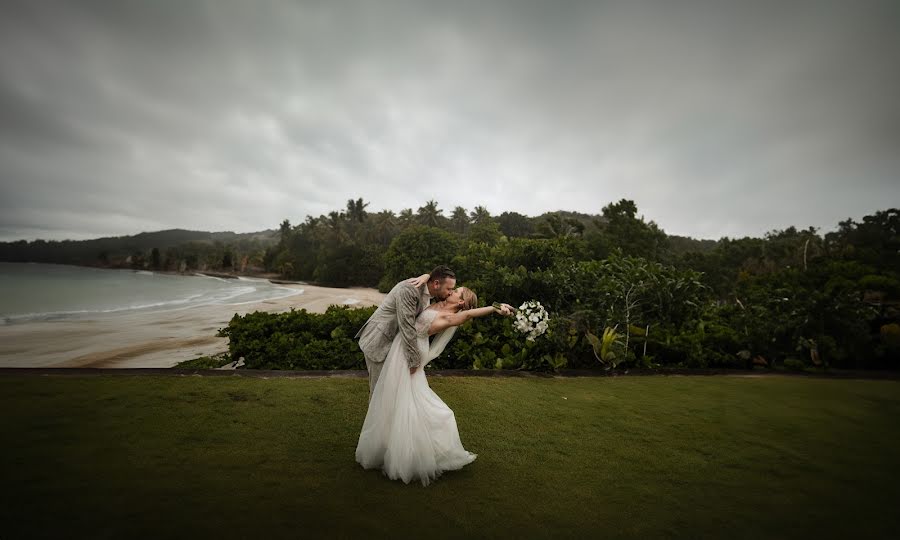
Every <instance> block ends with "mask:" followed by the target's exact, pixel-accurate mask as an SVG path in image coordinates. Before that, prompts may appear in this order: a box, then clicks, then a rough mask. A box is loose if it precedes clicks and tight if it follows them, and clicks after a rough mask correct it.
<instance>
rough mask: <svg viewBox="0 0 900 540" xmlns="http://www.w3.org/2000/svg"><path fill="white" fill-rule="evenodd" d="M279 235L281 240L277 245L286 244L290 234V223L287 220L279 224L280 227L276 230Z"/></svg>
mask: <svg viewBox="0 0 900 540" xmlns="http://www.w3.org/2000/svg"><path fill="white" fill-rule="evenodd" d="M278 232H279V234H281V239H280V240H279V245H282V246H283V245H284V244H285V242H287V238H288V235H289V234H291V222H290V221H288V220H284V221H282V222H281V226H280V227H279V228H278Z"/></svg>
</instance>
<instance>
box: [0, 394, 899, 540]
mask: <svg viewBox="0 0 900 540" xmlns="http://www.w3.org/2000/svg"><path fill="white" fill-rule="evenodd" d="M429 381H430V384H431V387H432V388H433V389H434V390H435V392H437V393H438V395H440V396H441V397H442V398H443V399H444V401H445V402H447V404H448V405H449V406H450V407H451V408H452V409H453V410H454V411H455V413H456V418H457V422H458V425H459V430H460V435H461V438H462V441H463V444H464V445H465V446H466V447H467V448H468V449H469V450H470V451H473V452H475V453H477V454H478V455H479V457H478V459H477V460H476V461H475V462H474V463H473V464H471V465H469V466H467V467H466V468H464V469H463V470H461V471H451V472H447V473H445V474H444V475H443V476H442V477H441V478H439V479H438V481H437V482H436V483H434V484H432V485H431V486H429V487H427V488H423V487H422V486H421V485H420V484H416V483H413V484H409V485H406V484H403V483H402V482H398V481H390V480H388V479H387V478H386V477H384V476H382V474H381V473H380V472H379V471H364V470H363V469H362V468H361V467H360V466H359V465H358V464H357V463H356V462H355V460H354V451H355V448H356V442H357V438H358V435H359V430H360V428H361V426H362V422H363V418H364V417H365V411H366V401H367V396H368V383H367V381H366V380H365V379H362V378H360V379H355V378H328V379H284V378H276V379H257V378H242V377H227V378H225V377H207V378H205V377H152V376H139V377H104V376H97V377H70V376H67V377H34V376H28V377H25V376H23V377H16V376H4V377H2V378H0V396H2V397H0V405H2V408H3V413H2V415H0V418H2V420H0V427H2V433H3V444H2V450H0V471H2V481H3V482H2V487H3V495H2V501H0V508H2V509H0V529H2V530H0V538H4V539H6V538H10V539H13V538H30V537H40V538H77V537H85V538H309V537H329V538H332V537H337V538H340V537H364V538H408V537H413V536H416V537H425V538H445V537H479V538H491V537H493V538H500V537H502V538H507V537H516V538H522V537H525V538H538V537H573V538H575V537H587V536H591V537H605V538H620V537H621V538H723V537H728V538H731V539H733V538H817V539H820V538H892V537H893V538H897V537H900V517H898V510H897V509H898V504H900V487H898V480H900V382H898V381H866V380H825V379H813V378H801V377H767V378H743V377H730V376H714V377H704V376H687V377H685V376H659V377H634V378H631V377H618V378H480V377H477V378H476V377H431V378H430V379H429Z"/></svg>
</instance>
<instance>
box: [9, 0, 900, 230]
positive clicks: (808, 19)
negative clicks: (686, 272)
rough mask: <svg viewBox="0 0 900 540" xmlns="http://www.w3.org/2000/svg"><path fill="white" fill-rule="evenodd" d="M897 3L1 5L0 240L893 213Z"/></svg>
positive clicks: (751, 224) (827, 224)
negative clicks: (510, 215) (459, 220)
mask: <svg viewBox="0 0 900 540" xmlns="http://www.w3.org/2000/svg"><path fill="white" fill-rule="evenodd" d="M898 23H900V7H898V4H896V2H892V1H883V2H873V1H872V2H870V1H861V2H845V3H824V2H752V3H751V2H677V3H675V2H654V3H636V2H622V3H599V2H557V3H547V2H525V1H516V2H513V1H503V2H479V3H476V2H472V3H458V2H454V3H437V2H435V3H431V4H430V5H429V3H423V2H386V3H384V2H379V3H370V2H254V3H246V2H237V1H235V2H225V1H215V2H212V1H208V2H203V1H192V2H165V1H162V2H124V1H115V2H113V1H109V2H100V1H83V2H67V3H63V2H60V3H48V2H41V3H33V2H20V3H15V2H12V3H11V2H6V3H4V5H3V7H0V124H2V126H3V127H2V131H0V239H14V238H35V237H42V238H86V237H95V236H101V235H119V234H132V233H137V232H140V231H142V230H156V229H164V228H171V227H185V228H193V229H204V230H236V231H252V230H260V229H264V228H272V227H275V226H277V224H278V223H279V222H280V221H281V220H282V219H284V218H288V219H291V221H293V222H298V221H302V220H303V219H304V217H305V216H306V215H308V214H311V215H318V214H320V213H324V212H328V211H330V210H333V209H338V208H341V207H343V206H344V204H345V202H346V200H347V199H349V198H356V197H363V198H364V199H365V200H367V201H369V202H370V209H374V210H377V209H381V208H387V209H392V210H395V211H399V210H400V209H402V208H406V207H412V208H417V207H418V206H421V205H422V204H423V203H424V202H425V201H426V200H428V199H435V200H437V201H438V202H439V203H440V205H441V207H442V208H444V209H445V210H449V209H451V208H452V207H453V206H456V205H462V206H465V207H468V208H470V209H471V208H472V207H474V206H475V205H484V206H486V207H487V208H488V209H489V210H491V211H492V212H493V213H495V214H496V213H500V212H503V211H507V210H514V211H519V212H523V213H526V214H530V215H536V214H539V213H542V212H545V211H549V210H557V209H567V210H577V211H582V212H590V213H599V211H600V209H601V208H602V207H603V206H604V205H605V204H607V203H609V202H611V201H615V200H618V199H620V198H623V197H624V198H630V199H634V200H635V201H636V202H637V204H638V207H639V208H640V210H641V212H642V213H643V214H644V215H645V216H646V217H647V218H649V219H653V220H655V221H656V222H657V223H658V224H659V225H660V226H662V227H663V228H664V229H665V230H666V231H667V232H670V233H673V234H686V235H692V236H695V237H704V238H718V237H721V236H726V235H727V236H742V235H747V234H749V235H761V234H763V233H764V232H766V231H768V230H771V229H775V228H782V227H786V226H789V225H797V226H801V227H805V226H809V225H813V226H817V227H822V228H825V229H830V228H832V227H833V226H834V225H835V224H836V223H837V221H839V220H841V219H844V218H846V217H855V218H859V217H861V216H862V215H865V214H869V213H872V212H874V211H876V210H878V209H883V208H887V207H891V206H896V205H897V201H900V178H898V173H900V158H898V156H900V152H898V150H900V106H898V104H897V100H896V97H895V96H897V95H900V68H898V65H897V63H896V61H895V59H896V53H897V51H900V36H898V33H897V32H896V28H897V27H898Z"/></svg>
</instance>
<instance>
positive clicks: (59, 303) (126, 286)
mask: <svg viewBox="0 0 900 540" xmlns="http://www.w3.org/2000/svg"><path fill="white" fill-rule="evenodd" d="M302 292H303V290H302V289H297V288H289V287H283V286H279V285H275V284H273V283H270V282H269V281H267V280H265V279H257V278H244V277H241V278H239V279H222V278H217V277H210V276H201V275H172V274H158V273H155V272H147V271H142V270H109V269H102V268H85V267H80V266H68V265H58V264H37V263H3V262H0V324H15V323H18V322H27V321H34V320H54V319H77V318H83V317H94V316H101V315H115V314H117V313H129V312H136V311H144V312H155V311H170V310H179V309H185V308H190V307H195V306H201V305H210V304H213V305H215V304H219V305H235V304H244V303H253V302H261V301H264V300H272V299H277V298H285V297H287V296H292V295H295V294H301V293H302Z"/></svg>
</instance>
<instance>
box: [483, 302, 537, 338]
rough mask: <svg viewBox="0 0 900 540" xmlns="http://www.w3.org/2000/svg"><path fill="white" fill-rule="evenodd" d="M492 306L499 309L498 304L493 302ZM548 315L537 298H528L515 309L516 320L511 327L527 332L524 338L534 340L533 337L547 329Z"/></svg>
mask: <svg viewBox="0 0 900 540" xmlns="http://www.w3.org/2000/svg"><path fill="white" fill-rule="evenodd" d="M494 307H496V308H497V309H500V304H497V303H494ZM549 321H550V316H549V314H548V313H547V310H546V309H544V306H542V305H541V303H540V302H538V301H537V300H529V301H527V302H525V303H524V304H522V305H521V306H519V309H517V310H516V321H515V322H514V323H513V328H515V329H516V330H518V331H519V332H521V333H523V334H528V335H527V336H525V339H527V340H528V341H534V338H536V337H538V336H539V335H541V334H543V333H544V332H546V331H547V326H548V325H549Z"/></svg>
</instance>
